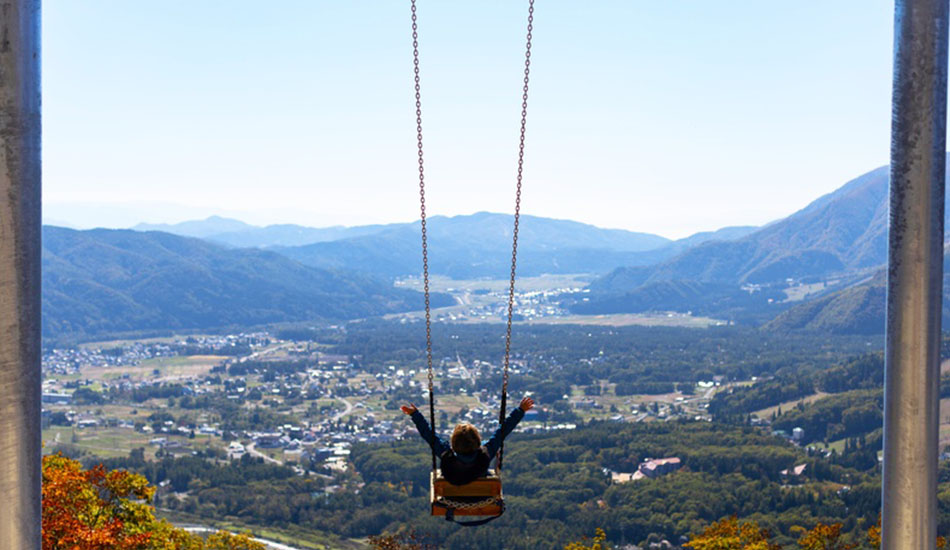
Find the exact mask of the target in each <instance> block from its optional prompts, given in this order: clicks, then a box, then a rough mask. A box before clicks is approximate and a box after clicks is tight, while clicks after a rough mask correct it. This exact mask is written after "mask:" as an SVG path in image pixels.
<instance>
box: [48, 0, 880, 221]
mask: <svg viewBox="0 0 950 550" xmlns="http://www.w3.org/2000/svg"><path fill="white" fill-rule="evenodd" d="M43 10H44V11H43V101H44V114H43V116H44V129H43V131H44V145H43V147H44V153H43V154H44V201H45V208H46V210H45V216H46V218H47V221H51V222H56V223H68V224H71V225H74V226H77V227H90V226H97V225H99V226H107V227H122V226H129V225H133V224H135V223H137V222H139V221H147V222H174V221H181V220H184V219H192V218H197V217H205V216H207V215H211V214H223V215H230V216H234V217H238V218H240V219H244V220H245V221H248V222H251V223H259V224H264V223H301V224H305V225H311V226H325V225H334V224H344V225H355V224H362V223H374V222H391V221H408V220H411V219H413V218H415V217H416V216H417V215H418V203H417V200H418V196H417V193H416V185H417V182H416V179H415V172H414V170H415V164H414V162H415V157H414V155H415V153H414V147H415V127H414V113H413V105H412V101H413V98H412V87H411V85H412V80H411V61H412V58H411V47H410V46H411V42H410V29H409V2H408V1H407V0H406V1H403V0H398V1H396V0H376V1H369V0H365V1H362V0H361V1H356V0H351V1H343V2H341V1H335V2H330V1H323V0H306V1H304V0H297V1H290V0H280V1H275V2H266V3H262V2H250V1H243V0H228V1H224V0H203V1H200V2H194V1H184V0H163V1H161V2H157V1H151V0H137V1H135V2H128V1H125V0H110V1H106V0H60V1H57V2H47V3H45V4H44V6H43ZM525 17H526V2H522V1H514V0H485V1H481V2H447V1H444V0H443V1H435V0H419V23H420V34H421V37H420V42H421V45H420V47H421V52H422V53H421V55H422V78H423V103H424V127H425V138H426V161H427V167H428V170H427V174H428V179H429V181H430V194H429V200H428V203H429V208H430V212H431V213H436V214H453V215H454V214H465V213H471V212H476V211H480V210H490V211H496V212H510V211H511V209H512V203H513V187H514V168H515V158H516V146H517V130H518V115H519V108H520V78H521V75H520V73H521V70H522V63H523V58H522V56H523V48H524V24H525ZM892 19H893V4H892V2H885V1H882V0H835V1H834V2H817V1H811V2H762V1H761V0H758V1H752V0H750V1H724V2H701V1H685V0H682V1H670V2H646V1H639V0H627V1H608V0H604V1H588V2H577V1H574V2H568V1H562V0H537V3H536V16H535V40H534V48H533V57H532V83H531V85H532V91H531V98H530V105H529V115H528V117H529V120H528V126H529V128H528V145H527V153H526V170H525V191H524V203H523V208H524V211H525V212H527V213H530V214H535V215H540V216H550V217H558V218H570V219H575V220H579V221H583V222H588V223H593V224H596V225H599V226H603V227H616V228H624V229H631V230H636V231H646V232H651V233H658V234H661V235H664V236H667V237H674V238H675V237H683V236H686V235H689V234H691V233H693V232H696V231H702V230H710V229H715V228H718V227H721V226H725V225H739V224H762V223H766V222H768V221H771V220H774V219H777V218H780V217H783V216H785V215H788V214H790V213H792V212H794V211H795V210H797V209H799V208H801V207H803V206H805V205H806V204H807V203H808V202H810V201H811V200H813V199H815V198H817V197H818V196H820V195H822V194H825V193H828V192H830V191H832V190H834V189H835V188H837V187H839V186H840V185H842V184H843V183H845V182H846V181H847V180H848V179H850V178H852V177H855V176H857V175H859V174H861V173H863V172H865V171H867V170H870V169H873V168H875V167H877V166H880V165H882V164H886V163H887V158H888V149H889V131H890V129H889V124H890V79H891V63H892V54H891V52H892V25H893V21H892Z"/></svg>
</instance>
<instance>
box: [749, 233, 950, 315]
mask: <svg viewBox="0 0 950 550" xmlns="http://www.w3.org/2000/svg"><path fill="white" fill-rule="evenodd" d="M886 299H887V272H886V271H885V270H883V269H882V270H880V271H878V272H877V273H875V274H874V276H873V277H872V278H871V279H870V280H867V281H864V282H861V283H859V284H856V285H853V286H849V287H847V288H844V289H841V290H838V291H836V292H832V293H829V294H827V295H824V296H820V297H818V298H816V299H814V300H810V301H807V302H805V303H803V304H799V305H796V306H795V307H793V308H791V309H789V310H788V311H786V312H784V313H782V314H780V315H778V316H777V317H775V319H773V320H772V321H770V322H769V323H767V324H766V325H765V326H764V328H765V329H767V330H778V331H786V330H808V331H822V332H831V333H833V334H883V333H884V324H885V317H886V315H887V311H886ZM941 311H942V318H943V326H944V327H948V326H950V253H948V251H947V250H946V249H945V250H944V260H943V306H942V308H941Z"/></svg>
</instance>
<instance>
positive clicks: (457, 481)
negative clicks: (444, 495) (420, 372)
mask: <svg viewBox="0 0 950 550" xmlns="http://www.w3.org/2000/svg"><path fill="white" fill-rule="evenodd" d="M531 407H534V400H533V399H531V398H530V397H525V398H524V399H522V400H521V404H520V405H519V406H518V408H516V409H515V410H513V411H511V414H510V415H508V418H507V419H505V422H504V424H502V425H501V427H500V428H498V429H497V430H496V431H495V434H494V435H493V436H492V437H491V439H489V440H488V443H485V444H484V445H483V444H482V436H481V434H479V433H478V429H477V428H475V426H472V425H471V424H469V423H467V422H462V423H461V424H459V425H457V426H455V430H454V431H452V443H451V445H449V443H447V442H446V441H445V440H444V439H442V438H441V437H438V436H437V435H436V434H434V433H433V432H432V429H431V428H429V423H428V422H426V419H425V417H424V416H422V413H421V412H419V409H418V408H417V407H416V406H415V405H413V404H412V403H410V404H409V405H403V406H402V407H400V409H402V412H403V413H405V414H407V415H409V417H410V418H412V422H413V424H415V425H416V429H417V430H419V435H421V436H422V439H425V440H426V442H427V443H428V444H429V446H430V447H432V450H433V451H435V454H437V455H439V458H440V461H441V467H442V477H444V478H445V480H446V481H448V482H449V483H451V484H452V485H465V484H467V483H471V482H472V481H475V480H476V479H478V478H480V477H484V476H486V475H488V466H489V465H490V463H491V460H492V458H494V456H495V455H496V454H498V449H499V448H501V442H502V441H504V440H505V437H507V436H508V434H510V433H511V430H513V429H515V426H517V425H518V422H521V419H522V418H524V413H526V412H528V411H529V410H531Z"/></svg>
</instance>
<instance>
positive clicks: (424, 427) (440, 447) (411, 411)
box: [401, 404, 451, 455]
mask: <svg viewBox="0 0 950 550" xmlns="http://www.w3.org/2000/svg"><path fill="white" fill-rule="evenodd" d="M401 408H402V412H404V413H405V414H407V415H409V418H411V419H412V423H413V424H415V425H416V429H417V430H419V435H421V436H422V439H425V441H426V443H428V444H429V447H431V448H432V449H433V450H434V451H435V454H437V455H441V454H442V453H444V452H445V451H447V450H449V449H450V448H451V447H449V443H448V442H447V441H445V440H444V439H442V438H440V437H439V436H437V435H435V433H433V432H432V429H431V428H430V427H429V423H428V422H426V417H424V416H422V413H421V412H419V409H417V408H416V406H415V405H411V404H410V406H403V407H401Z"/></svg>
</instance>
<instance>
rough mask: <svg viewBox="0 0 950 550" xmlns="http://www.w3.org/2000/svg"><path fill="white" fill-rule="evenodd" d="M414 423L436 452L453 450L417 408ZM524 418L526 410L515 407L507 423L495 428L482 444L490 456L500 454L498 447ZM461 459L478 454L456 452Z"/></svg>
mask: <svg viewBox="0 0 950 550" xmlns="http://www.w3.org/2000/svg"><path fill="white" fill-rule="evenodd" d="M410 418H412V423H413V424H415V425H416V429H417V430H419V435H421V436H422V439H425V440H426V443H428V444H429V446H430V447H432V449H433V450H434V451H435V454H437V455H439V456H442V453H444V452H445V451H448V450H451V448H452V446H451V445H450V444H449V442H448V441H446V440H445V439H442V438H441V437H438V436H437V435H435V434H434V433H432V429H431V428H430V427H429V423H428V422H426V418H425V417H424V416H422V413H421V412H419V411H418V410H416V412H414V413H412V416H410ZM522 418H524V411H523V410H521V407H515V410H513V411H511V414H509V415H508V418H506V419H505V423H504V424H502V425H501V427H500V428H498V429H497V430H495V433H494V435H492V436H491V439H489V440H488V443H482V446H483V447H485V450H486V451H488V456H490V457H492V458H493V459H494V458H495V455H496V454H498V449H499V448H500V447H501V442H502V441H504V440H505V438H506V437H508V434H510V433H511V430H514V429H515V426H517V425H518V422H521V419H522ZM455 456H457V457H458V458H459V460H461V461H463V462H471V461H473V460H475V457H476V456H477V454H476V453H471V454H464V455H463V454H456V455H455Z"/></svg>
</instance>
